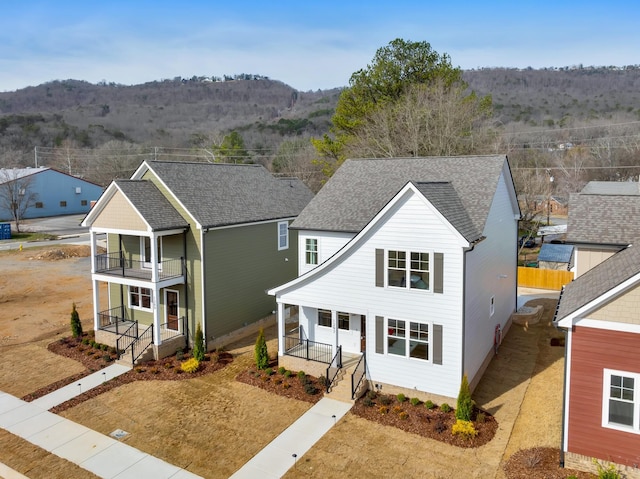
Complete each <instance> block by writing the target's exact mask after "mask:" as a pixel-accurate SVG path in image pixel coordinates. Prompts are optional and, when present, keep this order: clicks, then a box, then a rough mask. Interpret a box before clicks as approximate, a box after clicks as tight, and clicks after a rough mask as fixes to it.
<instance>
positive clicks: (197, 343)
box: [193, 323, 204, 363]
mask: <svg viewBox="0 0 640 479" xmlns="http://www.w3.org/2000/svg"><path fill="white" fill-rule="evenodd" d="M193 358H194V359H196V360H197V361H198V363H200V362H201V361H204V336H203V335H202V328H201V327H200V323H198V326H197V327H196V336H195V338H194V340H193Z"/></svg>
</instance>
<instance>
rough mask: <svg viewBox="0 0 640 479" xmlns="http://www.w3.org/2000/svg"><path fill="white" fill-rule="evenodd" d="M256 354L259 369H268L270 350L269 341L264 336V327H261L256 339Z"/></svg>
mask: <svg viewBox="0 0 640 479" xmlns="http://www.w3.org/2000/svg"><path fill="white" fill-rule="evenodd" d="M254 356H255V360H256V367H257V368H258V369H266V368H267V366H269V351H268V350H267V341H266V339H265V337H264V330H263V329H262V328H260V332H259V333H258V338H257V339H256V346H255V350H254Z"/></svg>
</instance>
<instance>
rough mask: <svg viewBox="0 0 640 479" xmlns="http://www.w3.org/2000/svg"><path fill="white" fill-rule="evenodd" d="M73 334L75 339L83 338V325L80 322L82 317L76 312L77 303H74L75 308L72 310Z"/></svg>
mask: <svg viewBox="0 0 640 479" xmlns="http://www.w3.org/2000/svg"><path fill="white" fill-rule="evenodd" d="M71 334H72V335H73V337H74V338H79V337H81V336H82V323H81V322H80V315H79V314H78V311H77V310H76V303H73V308H72V309H71Z"/></svg>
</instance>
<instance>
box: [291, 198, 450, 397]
mask: <svg viewBox="0 0 640 479" xmlns="http://www.w3.org/2000/svg"><path fill="white" fill-rule="evenodd" d="M408 196H409V197H408V198H405V201H402V202H400V203H399V205H397V206H396V207H395V208H394V209H393V211H390V212H389V214H388V215H387V216H386V217H385V218H384V219H383V220H382V221H380V222H379V223H378V226H377V227H376V228H374V229H372V230H371V231H370V232H369V233H368V234H367V237H366V238H363V240H364V241H362V242H361V243H359V247H358V248H356V249H354V250H352V251H350V254H349V255H346V256H345V257H343V258H342V261H340V262H339V264H338V265H337V266H335V265H334V267H332V268H331V269H327V270H325V271H323V274H322V275H321V276H319V277H316V278H314V281H313V282H311V283H308V284H305V283H303V285H302V286H300V287H298V288H297V289H295V290H293V291H292V292H289V293H286V294H284V295H282V297H281V300H282V301H283V302H284V303H292V304H299V305H305V306H310V307H315V308H318V307H320V308H325V309H331V310H335V311H344V312H349V313H357V314H367V348H368V353H367V367H368V369H369V372H370V374H371V379H372V380H374V381H380V382H385V383H389V384H394V385H397V386H401V387H408V388H413V387H417V388H418V389H419V390H421V391H428V392H432V393H435V394H441V395H444V396H450V397H452V396H455V395H457V389H458V388H459V386H460V376H461V372H460V371H461V365H460V357H461V353H460V343H461V341H460V335H461V315H462V286H461V284H462V280H461V268H462V248H461V247H460V246H459V245H458V244H457V241H458V239H457V238H456V236H455V234H454V233H453V232H452V231H451V230H450V229H449V228H448V227H446V226H445V225H443V223H442V222H441V221H440V219H439V218H438V217H437V216H436V215H435V214H434V213H433V212H432V211H431V210H430V208H428V207H427V206H426V205H425V204H424V202H423V201H422V200H421V199H419V198H418V197H415V196H412V195H408ZM376 249H385V250H389V249H392V250H408V251H431V252H439V253H444V294H434V293H432V292H425V291H418V290H399V289H397V288H379V287H378V288H377V287H376V286H375V250H376ZM375 316H385V317H392V318H398V319H404V320H409V321H411V320H416V321H422V322H430V323H432V324H441V325H443V354H444V359H443V365H442V366H440V365H432V364H431V363H426V362H423V361H419V360H409V359H403V358H397V357H393V356H387V355H379V354H376V353H375V344H376V341H375V329H376V328H375Z"/></svg>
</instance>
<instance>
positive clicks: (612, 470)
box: [593, 459, 622, 479]
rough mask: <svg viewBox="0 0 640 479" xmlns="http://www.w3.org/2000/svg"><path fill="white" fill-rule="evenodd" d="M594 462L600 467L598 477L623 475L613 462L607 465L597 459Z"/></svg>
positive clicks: (614, 477) (613, 478) (618, 477)
mask: <svg viewBox="0 0 640 479" xmlns="http://www.w3.org/2000/svg"><path fill="white" fill-rule="evenodd" d="M593 463H594V464H595V466H596V468H597V469H598V479H620V478H621V477H622V476H621V475H620V471H618V469H616V466H614V465H613V464H609V465H608V466H606V467H605V466H604V465H603V464H600V463H599V462H598V461H597V460H596V459H594V460H593Z"/></svg>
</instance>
